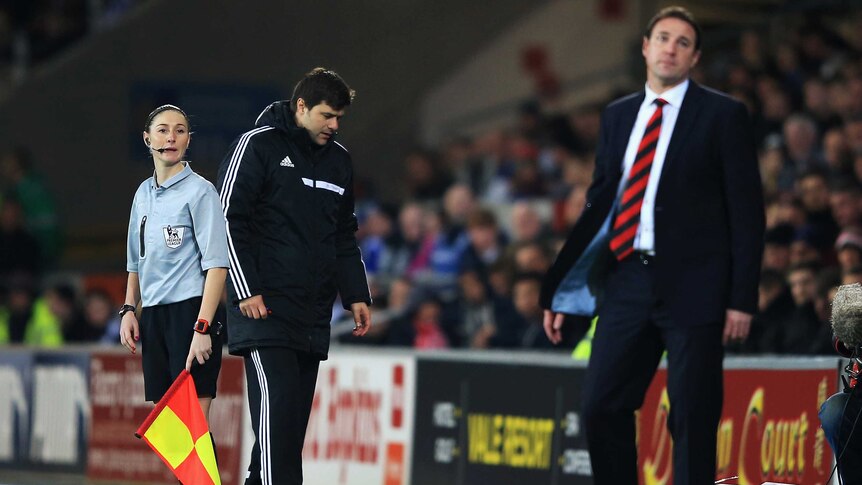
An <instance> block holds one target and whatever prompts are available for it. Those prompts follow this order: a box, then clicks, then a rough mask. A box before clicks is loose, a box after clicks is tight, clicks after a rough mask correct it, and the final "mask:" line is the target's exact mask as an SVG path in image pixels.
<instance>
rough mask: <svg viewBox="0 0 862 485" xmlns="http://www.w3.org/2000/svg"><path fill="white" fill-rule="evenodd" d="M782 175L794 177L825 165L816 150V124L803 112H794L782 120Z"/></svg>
mask: <svg viewBox="0 0 862 485" xmlns="http://www.w3.org/2000/svg"><path fill="white" fill-rule="evenodd" d="M782 129H783V133H784V148H785V157H786V158H785V163H784V167H783V170H784V176H787V177H789V178H791V179H792V178H795V177H796V175H797V174H801V173H805V172H807V171H809V170H811V169H814V168H821V167H824V166H825V163H824V161H823V159H822V158H821V156H820V152H819V151H818V150H817V140H818V137H817V125H816V124H815V123H814V121H813V120H811V118H809V117H808V116H806V115H804V114H794V115H791V116H790V117H788V118H787V119H786V120H785V121H784V126H783V128H782Z"/></svg>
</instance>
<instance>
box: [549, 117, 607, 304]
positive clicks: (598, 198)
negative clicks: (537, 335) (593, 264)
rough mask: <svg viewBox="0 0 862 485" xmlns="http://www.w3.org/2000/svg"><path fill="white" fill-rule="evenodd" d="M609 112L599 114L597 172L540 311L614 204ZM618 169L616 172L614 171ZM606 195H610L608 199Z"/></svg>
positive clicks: (552, 272) (552, 273)
mask: <svg viewBox="0 0 862 485" xmlns="http://www.w3.org/2000/svg"><path fill="white" fill-rule="evenodd" d="M608 118H609V117H608V112H607V109H606V110H605V111H604V112H603V113H602V120H601V128H600V131H599V141H598V145H597V146H596V168H595V169H594V170H593V180H592V183H591V184H590V188H589V189H588V190H587V196H586V202H585V206H584V210H583V212H582V213H581V217H580V218H579V219H578V221H577V222H576V223H575V226H574V227H573V228H572V230H571V232H570V233H569V236H568V237H567V238H566V242H565V244H563V247H562V249H560V253H559V254H558V255H557V259H556V260H555V261H554V264H553V265H551V268H550V269H548V272H547V273H546V274H545V277H544V278H543V279H542V289H541V293H540V296H539V301H540V303H541V305H542V308H545V309H548V310H550V309H551V304H552V303H553V301H554V294H555V293H556V292H557V287H559V286H560V283H561V282H562V281H563V278H565V277H566V274H568V272H569V270H570V269H571V268H572V266H574V264H575V263H576V262H577V261H578V258H579V257H580V256H581V254H583V252H584V249H586V246H587V244H589V242H590V240H591V239H592V238H593V237H594V236H595V234H596V233H597V232H598V230H599V228H600V227H601V224H602V222H603V221H604V218H605V217H606V216H607V214H608V211H609V210H610V205H609V204H608V203H607V202H608V201H610V204H611V205H612V204H613V200H614V196H615V194H616V189H615V188H614V187H610V188H609V187H608V184H609V183H613V180H614V177H612V176H610V174H609V171H611V170H614V168H613V167H610V166H609V164H610V163H611V162H610V161H609V158H610V155H609V146H608V145H609V144H608V140H607V138H608V136H609V134H608V133H609V127H608V124H609V122H608ZM617 169H618V168H617ZM607 194H611V195H610V198H609V197H608V195H607ZM606 206H607V207H606Z"/></svg>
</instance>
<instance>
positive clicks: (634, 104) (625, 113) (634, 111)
mask: <svg viewBox="0 0 862 485" xmlns="http://www.w3.org/2000/svg"><path fill="white" fill-rule="evenodd" d="M645 97H646V93H645V92H644V91H641V92H640V95H638V96H635V97H633V98H632V99H631V100H630V101H629V102H628V103H627V104H626V105H625V107H624V108H623V109H622V110H620V120H619V123H620V126H619V130H618V131H617V136H616V137H617V140H615V141H614V145H613V146H614V147H616V150H617V151H616V152H615V153H614V157H615V158H616V161H617V163H616V164H615V165H614V172H613V173H614V177H615V179H616V180H617V181H618V182H619V180H620V179H621V178H622V176H623V166H624V165H625V156H626V148H627V147H628V144H629V137H630V136H631V134H632V130H633V129H634V127H635V121H636V120H637V118H638V111H640V107H641V103H643V102H644V98H645Z"/></svg>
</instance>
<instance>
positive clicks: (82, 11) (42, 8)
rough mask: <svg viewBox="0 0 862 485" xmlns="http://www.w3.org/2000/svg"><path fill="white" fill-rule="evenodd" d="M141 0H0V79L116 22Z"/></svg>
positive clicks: (23, 70) (14, 77)
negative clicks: (89, 33)
mask: <svg viewBox="0 0 862 485" xmlns="http://www.w3.org/2000/svg"><path fill="white" fill-rule="evenodd" d="M141 1H142V0H0V83H5V82H7V81H13V80H14V81H19V82H20V81H22V80H23V77H24V76H25V75H26V73H27V71H28V70H29V69H30V68H31V67H32V66H33V65H37V64H39V63H41V62H44V61H46V60H48V59H50V58H51V57H53V56H54V55H56V54H57V53H58V52H60V51H62V50H64V49H65V48H67V47H68V46H71V45H73V44H74V43H75V41H77V40H79V39H81V38H82V37H84V36H85V35H86V34H87V33H88V32H92V31H94V30H97V29H104V28H107V27H110V26H111V25H113V24H114V23H115V22H116V21H117V20H119V19H120V18H121V17H122V16H123V15H124V14H125V13H126V12H127V11H128V10H129V9H130V8H131V7H133V6H134V5H135V4H137V3H141Z"/></svg>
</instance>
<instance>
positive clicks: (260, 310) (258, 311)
mask: <svg viewBox="0 0 862 485" xmlns="http://www.w3.org/2000/svg"><path fill="white" fill-rule="evenodd" d="M239 311H240V312H241V313H242V316H244V317H246V318H254V319H255V320H259V319H261V318H262V319H264V320H266V317H267V316H268V315H269V311H268V310H267V309H266V305H265V304H264V303H263V296H261V295H254V296H252V297H249V298H246V299H245V300H242V301H240V302H239Z"/></svg>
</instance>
